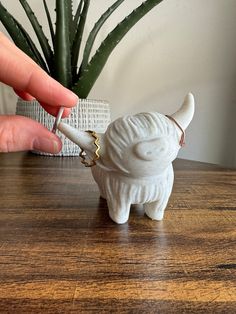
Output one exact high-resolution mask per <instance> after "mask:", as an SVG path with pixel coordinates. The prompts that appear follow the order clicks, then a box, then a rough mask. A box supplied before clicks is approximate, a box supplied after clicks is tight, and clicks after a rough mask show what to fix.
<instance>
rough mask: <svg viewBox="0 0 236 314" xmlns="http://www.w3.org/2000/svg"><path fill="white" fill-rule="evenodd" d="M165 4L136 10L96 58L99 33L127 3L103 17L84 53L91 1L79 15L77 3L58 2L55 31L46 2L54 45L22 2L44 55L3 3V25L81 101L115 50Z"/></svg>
mask: <svg viewBox="0 0 236 314" xmlns="http://www.w3.org/2000/svg"><path fill="white" fill-rule="evenodd" d="M162 1H163V0H146V1H144V2H143V3H142V4H141V5H140V6H138V7H136V8H135V9H134V10H133V11H132V12H131V13H130V14H129V15H127V16H126V17H125V18H124V19H123V20H122V21H121V22H120V23H119V24H118V25H117V26H116V27H115V28H114V29H113V30H112V31H111V32H110V33H109V34H108V35H107V37H106V38H105V39H104V40H103V41H102V42H101V43H100V46H99V48H98V49H97V51H96V52H95V53H94V54H93V55H92V48H93V45H94V42H95V39H96V37H97V34H98V32H99V30H100V29H101V27H102V26H103V24H104V23H105V22H106V20H107V19H108V18H109V17H110V15H111V14H112V13H113V12H114V11H115V10H116V9H117V8H118V7H119V6H120V5H121V4H122V2H124V0H117V1H115V2H114V3H113V4H112V5H111V6H110V7H109V8H108V9H107V10H106V11H105V12H104V13H103V14H102V15H101V17H100V18H99V19H98V21H97V22H96V23H95V25H94V27H93V28H92V30H91V32H90V34H89V35H88V37H87V38H86V41H85V45H84V48H83V51H82V47H81V42H82V40H84V28H85V24H86V20H87V16H88V12H89V7H90V0H80V1H79V2H78V6H77V8H76V10H75V11H73V0H56V2H55V7H56V8H55V9H56V23H55V27H54V23H53V20H52V16H51V14H50V12H49V9H48V6H47V2H46V0H43V4H42V5H43V6H44V10H45V14H46V17H47V22H48V27H49V30H50V36H51V43H49V40H48V38H47V37H46V36H45V34H44V32H43V29H42V26H41V25H40V23H39V21H38V19H37V17H36V15H35V14H34V12H33V10H32V9H31V7H30V5H29V3H28V2H27V0H19V2H20V3H21V5H22V8H23V9H24V11H25V13H26V14H27V17H28V19H29V21H30V23H31V25H32V27H33V29H34V31H35V34H36V36H37V39H38V42H39V44H40V47H41V50H42V54H41V53H40V52H39V50H38V48H37V46H36V44H35V43H34V42H33V41H32V39H31V37H30V36H29V34H28V33H27V32H26V30H25V29H24V27H23V26H22V25H21V24H20V22H19V21H17V20H16V19H15V18H14V17H13V16H12V14H11V13H9V12H8V11H7V9H6V8H5V7H4V6H3V4H2V3H1V1H0V21H1V22H2V24H3V25H4V27H5V28H6V30H7V31H8V33H9V35H10V36H11V38H12V40H13V41H14V43H15V44H16V45H17V46H18V47H19V48H20V49H21V50H23V51H24V52H25V53H26V54H27V55H28V56H30V57H31V58H32V59H33V60H34V61H35V62H36V63H37V64H39V65H40V67H42V68H43V69H44V70H45V71H46V72H47V73H48V74H49V75H51V76H52V77H53V78H55V79H56V80H57V81H59V82H60V83H61V84H63V85H64V86H65V87H67V88H69V89H71V90H73V91H74V92H75V93H76V94H77V95H78V96H79V97H80V98H87V96H88V94H89V92H90V90H91V89H92V87H93V85H94V83H95V82H96V80H97V78H98V77H99V75H100V73H101V71H102V69H103V67H104V65H105V64H106V61H107V60H108V58H109V56H110V55H111V53H112V51H113V50H114V48H115V47H116V46H117V45H118V43H119V42H120V41H121V39H122V38H123V37H124V36H125V35H126V33H127V32H128V31H129V30H130V29H131V28H132V27H133V26H134V25H135V24H136V23H137V22H138V21H139V20H140V19H141V18H142V17H143V16H144V15H146V14H147V13H148V12H149V11H150V10H152V9H153V8H154V7H155V6H156V5H158V4H159V3H160V2H162ZM79 57H80V59H81V60H82V61H81V64H80V65H78V60H79Z"/></svg>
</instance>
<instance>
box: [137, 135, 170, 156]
mask: <svg viewBox="0 0 236 314" xmlns="http://www.w3.org/2000/svg"><path fill="white" fill-rule="evenodd" d="M168 149H169V143H168V141H167V140H166V138H165V137H163V138H155V139H152V140H148V141H142V142H139V143H137V144H135V146H134V148H133V152H134V154H135V155H136V156H137V157H138V158H139V159H143V160H147V161H152V160H156V159H158V158H159V157H160V154H161V155H162V156H163V155H165V153H167V152H168Z"/></svg>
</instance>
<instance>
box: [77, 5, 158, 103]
mask: <svg viewBox="0 0 236 314" xmlns="http://www.w3.org/2000/svg"><path fill="white" fill-rule="evenodd" d="M162 1H163V0H146V1H145V2H143V3H142V4H141V5H140V6H139V7H138V8H136V9H135V10H134V11H133V12H131V13H130V14H129V15H128V16H127V17H126V18H124V20H123V21H122V22H120V23H119V24H118V25H117V26H116V27H115V28H114V29H113V30H112V31H111V32H110V33H109V34H108V36H107V37H106V38H105V40H104V41H103V42H102V43H101V45H100V47H99V48H98V50H97V51H96V53H95V55H94V56H93V57H92V59H91V61H90V63H89V64H88V65H87V66H86V67H85V69H84V70H83V72H81V73H80V77H79V79H78V81H77V83H76V84H75V85H74V86H73V91H74V92H75V93H76V94H77V95H79V97H81V98H87V96H88V94H89V92H90V90H91V89H92V87H93V85H94V83H95V82H96V80H97V78H98V76H99V74H100V73H101V71H102V69H103V67H104V66H105V64H106V62H107V60H108V58H109V56H110V54H111V53H112V51H113V49H114V48H115V47H116V46H117V45H118V43H119V42H120V41H121V39H122V38H123V37H124V36H125V35H126V33H127V32H128V31H129V30H130V29H131V28H132V27H133V26H134V25H135V24H136V23H137V22H138V21H139V20H140V19H141V18H142V17H143V16H145V15H146V14H147V13H148V12H149V11H150V10H152V9H153V8H154V7H155V6H156V5H158V4H159V3H160V2H162Z"/></svg>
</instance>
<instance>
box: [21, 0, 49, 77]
mask: <svg viewBox="0 0 236 314" xmlns="http://www.w3.org/2000/svg"><path fill="white" fill-rule="evenodd" d="M19 1H20V3H21V5H22V7H23V9H24V10H25V13H26V14H27V16H28V18H29V21H30V23H31V25H32V27H33V29H34V31H35V34H36V36H37V38H38V41H39V44H40V46H41V48H42V51H43V54H44V57H45V60H46V62H47V64H48V68H49V70H50V71H51V72H53V71H54V69H53V51H52V49H51V47H50V45H49V43H48V39H47V38H46V36H45V35H44V32H43V30H42V26H41V25H40V24H39V22H38V20H37V18H36V16H35V14H34V12H33V11H32V9H31V7H30V6H29V4H28V2H27V1H26V0H19Z"/></svg>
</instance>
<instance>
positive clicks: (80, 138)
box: [58, 122, 93, 150]
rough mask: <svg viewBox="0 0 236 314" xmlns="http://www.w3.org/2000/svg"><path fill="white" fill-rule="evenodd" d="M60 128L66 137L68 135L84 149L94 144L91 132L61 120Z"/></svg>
mask: <svg viewBox="0 0 236 314" xmlns="http://www.w3.org/2000/svg"><path fill="white" fill-rule="evenodd" d="M58 130H60V131H61V133H63V134H64V135H65V136H66V137H68V138H69V139H70V140H71V141H72V142H74V143H75V144H77V145H79V146H80V147H81V148H83V149H88V150H89V148H90V147H91V146H92V143H93V139H92V137H91V135H90V134H88V133H87V132H84V131H79V130H78V129H76V128H73V127H72V126H70V125H68V124H66V123H64V122H60V124H59V125H58Z"/></svg>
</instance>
